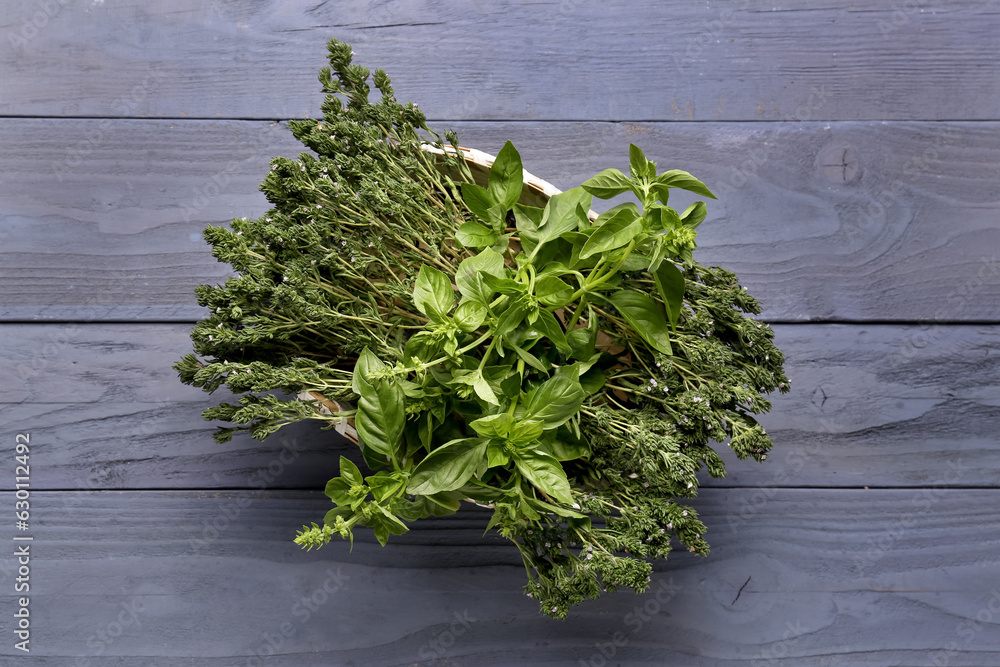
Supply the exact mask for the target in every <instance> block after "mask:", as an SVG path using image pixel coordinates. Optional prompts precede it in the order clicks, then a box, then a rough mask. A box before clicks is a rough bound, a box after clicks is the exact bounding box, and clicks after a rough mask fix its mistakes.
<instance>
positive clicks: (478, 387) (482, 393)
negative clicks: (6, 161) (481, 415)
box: [472, 371, 500, 405]
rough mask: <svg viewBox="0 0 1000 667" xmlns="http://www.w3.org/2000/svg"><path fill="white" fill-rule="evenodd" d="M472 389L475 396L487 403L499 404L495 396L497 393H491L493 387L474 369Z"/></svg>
mask: <svg viewBox="0 0 1000 667" xmlns="http://www.w3.org/2000/svg"><path fill="white" fill-rule="evenodd" d="M472 389H473V390H474V391H475V392H476V396H478V397H479V398H481V399H483V400H484V401H486V402H487V403H492V404H493V405H500V400H499V399H498V398H497V395H496V394H495V393H493V387H491V386H490V383H489V382H488V381H487V380H486V378H484V377H483V374H482V373H480V372H479V371H476V373H475V375H473V382H472Z"/></svg>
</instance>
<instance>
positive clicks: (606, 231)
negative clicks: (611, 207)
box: [580, 209, 642, 259]
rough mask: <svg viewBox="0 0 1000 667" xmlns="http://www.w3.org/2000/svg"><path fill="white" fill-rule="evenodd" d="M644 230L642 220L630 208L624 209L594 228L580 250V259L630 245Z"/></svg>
mask: <svg viewBox="0 0 1000 667" xmlns="http://www.w3.org/2000/svg"><path fill="white" fill-rule="evenodd" d="M641 232H642V220H641V219H640V218H638V217H636V215H635V213H633V212H632V211H631V210H629V209H622V210H621V211H619V212H618V213H617V214H616V215H615V216H614V217H612V218H611V219H610V220H608V221H607V222H605V223H604V224H603V225H601V226H600V227H598V228H597V229H595V230H594V233H593V234H591V235H590V238H589V239H587V242H586V243H584V244H583V249H582V250H580V259H587V258H588V257H590V256H591V255H596V254H597V253H599V252H607V251H609V250H614V249H615V248H621V247H622V246H625V245H628V243H629V241H631V240H632V239H634V238H635V237H636V236H638V235H639V234H640V233H641Z"/></svg>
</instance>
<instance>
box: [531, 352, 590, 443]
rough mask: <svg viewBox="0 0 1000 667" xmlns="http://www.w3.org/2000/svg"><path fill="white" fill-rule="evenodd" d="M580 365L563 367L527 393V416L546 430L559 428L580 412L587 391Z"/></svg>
mask: <svg viewBox="0 0 1000 667" xmlns="http://www.w3.org/2000/svg"><path fill="white" fill-rule="evenodd" d="M579 373H580V368H579V366H577V365H576V364H573V365H572V366H562V367H561V368H559V369H558V370H557V371H556V372H555V373H554V374H553V375H552V377H551V378H549V379H548V380H546V381H545V382H543V383H542V384H540V385H539V386H537V387H535V388H534V389H532V390H531V391H529V392H528V393H527V395H526V396H525V399H524V418H525V419H537V420H540V421H541V422H542V423H543V424H545V430H546V431H548V430H550V429H554V428H558V427H560V426H562V425H563V424H565V423H566V422H567V421H569V419H570V418H571V417H572V416H573V415H575V414H576V413H577V412H579V411H580V406H581V405H583V400H584V398H586V393H585V392H584V391H583V387H582V386H581V385H580V375H579Z"/></svg>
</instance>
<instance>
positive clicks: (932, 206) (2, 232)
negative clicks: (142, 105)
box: [0, 119, 1000, 321]
mask: <svg viewBox="0 0 1000 667" xmlns="http://www.w3.org/2000/svg"><path fill="white" fill-rule="evenodd" d="M445 127H454V128H455V129H456V130H458V131H459V136H460V138H461V140H462V142H463V143H465V144H467V145H470V146H475V147H478V148H481V149H484V150H487V151H492V152H494V153H495V152H496V151H497V150H499V148H500V147H501V146H502V145H503V143H504V141H506V140H507V139H508V138H509V139H512V140H513V141H514V142H515V144H516V145H518V146H519V147H521V150H522V153H523V156H524V160H525V165H526V167H527V168H528V169H529V171H531V172H533V173H536V174H539V175H540V176H543V177H544V178H546V179H547V180H550V181H551V182H552V183H554V184H555V185H556V186H558V187H562V188H567V187H572V186H575V185H578V184H579V183H580V182H582V181H583V180H585V179H586V178H589V177H590V176H592V175H593V174H595V173H597V172H598V171H600V170H601V169H604V168H606V167H608V166H617V167H623V168H627V148H628V144H629V142H635V143H638V144H641V145H642V146H643V147H644V148H645V150H646V152H647V154H648V155H649V156H650V158H651V159H654V160H657V161H658V162H659V164H660V166H661V167H662V168H670V167H681V168H684V169H686V170H688V171H691V172H692V173H694V174H696V175H697V176H699V177H700V178H702V179H703V180H705V181H706V182H707V183H708V184H709V185H710V187H712V188H714V189H715V190H716V192H717V193H718V195H719V197H720V199H719V201H718V202H710V205H709V218H708V220H707V222H706V223H705V224H704V225H702V227H701V228H700V229H699V232H700V235H699V244H700V248H699V251H698V257H699V259H700V261H702V262H703V263H705V264H719V265H721V266H726V267H727V268H730V269H732V270H734V271H736V273H737V275H739V276H740V278H741V280H742V281H743V283H744V284H745V285H746V286H747V288H748V289H749V290H750V291H751V293H753V294H754V295H755V296H757V297H758V298H760V299H761V300H762V301H763V303H764V306H765V312H764V313H763V316H764V317H765V318H766V319H769V320H777V321H829V320H849V321H859V320H862V321H863V320H878V321H886V320H904V321H913V320H927V321H995V320H996V319H997V318H998V317H1000V306H998V303H1000V264H998V261H997V252H998V250H1000V226H998V225H997V220H998V219H1000V215H998V214H1000V179H998V178H996V173H995V169H994V168H993V167H991V166H989V165H995V164H998V163H1000V131H998V130H1000V124H997V123H894V124H892V125H885V124H882V123H837V124H824V123H796V124H792V123H774V124H772V123H766V124H765V123H692V124H672V123H653V124H645V123H642V124H624V123H617V124H616V123H450V124H447V125H445V126H443V127H442V129H444V128H445ZM0 145H2V146H4V150H3V151H2V152H0V172H2V173H4V178H3V179H2V181H0V240H2V245H0V266H2V267H3V268H2V269H0V276H2V280H3V283H4V286H5V289H4V290H3V293H2V294H0V319H5V320H8V321H9V320H22V321H24V320H36V319H40V320H52V319H54V320H67V319H73V320H88V321H90V320H116V319H118V320H126V319H141V320H157V321H163V320H188V321H190V320H194V319H196V318H198V317H200V316H201V315H202V310H201V309H200V308H199V307H198V306H197V304H196V303H195V300H194V294H193V291H192V290H193V288H194V286H195V285H197V284H200V283H206V282H207V283H215V282H218V281H220V280H222V279H223V278H224V276H225V275H226V270H227V268H228V267H227V266H226V265H222V264H219V263H218V262H216V261H215V259H214V258H212V256H211V254H210V249H209V247H208V245H207V244H206V243H205V242H204V241H203V240H202V239H201V235H200V233H201V230H202V229H203V228H204V227H205V225H207V224H223V223H226V222H228V221H230V220H232V219H233V218H234V217H237V216H244V215H245V216H257V215H260V214H262V213H263V212H264V211H266V210H267V202H266V200H265V199H264V197H263V195H262V194H260V193H259V192H258V190H257V188H258V185H259V184H260V181H261V180H262V178H263V175H264V173H265V172H266V170H267V163H268V160H269V159H270V158H271V157H272V156H273V155H288V156H295V155H297V154H298V153H299V152H301V148H302V147H301V145H300V144H298V143H297V142H295V141H294V139H293V138H292V137H291V134H290V133H289V132H288V131H287V129H285V128H284V127H282V126H281V125H280V124H275V123H269V122H259V123H258V122H241V121H177V122H172V121H115V122H113V123H112V122H111V121H107V120H96V119H95V120H38V119H5V120H2V121H0ZM685 194H686V193H680V194H678V195H677V196H676V197H675V199H677V205H678V206H681V207H683V206H686V203H687V202H689V201H690V200H692V198H691V197H685ZM607 206H608V203H607V202H602V201H600V200H598V201H597V202H595V208H596V209H600V210H603V208H605V207H607Z"/></svg>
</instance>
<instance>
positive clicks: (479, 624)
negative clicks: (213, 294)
mask: <svg viewBox="0 0 1000 667" xmlns="http://www.w3.org/2000/svg"><path fill="white" fill-rule="evenodd" d="M2 5H3V21H2V22H0V23H2V25H0V53H2V57H0V174H2V176H0V280H2V282H0V350H2V353H0V416H2V421H3V425H4V426H3V433H2V442H3V448H2V449H0V451H2V452H4V453H5V457H3V461H4V462H3V463H2V464H0V470H2V471H3V474H2V475H0V479H2V480H3V481H2V487H0V488H2V492H0V498H2V502H3V503H4V506H6V507H7V508H8V509H7V510H6V511H7V515H6V517H7V519H6V522H5V523H4V525H6V526H7V530H6V535H7V537H0V540H6V541H7V542H8V546H7V547H6V548H4V549H2V550H0V552H2V553H3V554H4V555H3V557H2V558H0V638H2V641H0V664H2V665H8V664H9V665H22V664H23V665H74V666H81V667H82V666H84V665H96V666H101V667H104V666H111V665H123V666H128V667H133V666H137V667H141V666H146V665H149V666H157V667H158V666H161V665H199V666H200V665H205V666H209V667H214V666H222V665H226V666H229V665H234V666H235V665H239V666H241V667H242V666H244V665H268V666H270V665H274V666H284V665H296V666H303V665H414V664H420V665H522V664H529V665H530V664H546V665H564V666H565V667H570V666H573V667H575V666H578V665H590V666H593V667H599V666H601V665H705V666H713V665H782V666H788V667H791V666H795V667H798V666H818V665H824V666H827V665H886V666H888V665H913V666H925V665H952V666H955V665H962V666H979V667H982V666H990V665H1000V552H998V548H1000V532H998V526H1000V490H998V473H1000V442H998V436H997V429H998V424H1000V351H998V346H1000V326H998V322H1000V262H998V254H1000V215H998V213H1000V132H998V130H1000V73H998V69H997V56H996V54H997V52H998V51H1000V13H998V12H997V5H996V3H995V2H990V1H987V0H978V1H977V0H961V1H957V0H956V1H954V2H944V1H943V0H908V1H907V2H892V1H890V0H874V1H873V2H868V3H855V4H849V3H846V2H818V1H816V0H805V1H795V2H793V1H787V2H777V3H775V2H766V3H765V2H757V1H756V0H745V1H733V2H722V1H710V2H702V3H690V2H675V1H670V2H658V1H655V0H641V1H633V2H625V0H612V1H604V2H591V1H589V0H561V1H560V2H549V3H541V2H528V1H522V2H504V1H498V0H472V1H471V2H437V1H434V0H396V1H390V2H359V1H354V0H350V1H345V2H337V3H332V2H320V3H316V2H299V1H298V0H291V1H289V2H277V1H266V2H257V3H252V2H240V1H238V0H184V1H183V2H167V1H160V0H158V1H149V2H143V3H127V2H123V1H120V0H88V1H87V2H83V1H79V2H77V1H73V0H44V1H43V0H31V1H29V2H13V1H12V0H7V1H6V2H3V3H2ZM330 37H337V38H339V39H342V40H344V41H348V42H351V43H352V44H353V45H354V49H355V51H356V52H357V54H358V56H357V59H358V62H359V63H360V64H365V65H370V66H372V67H384V68H385V69H386V70H387V71H388V72H389V74H390V76H392V77H393V80H394V84H395V86H396V89H397V93H398V97H399V98H400V99H412V100H415V101H417V102H419V103H420V105H421V108H422V109H424V110H425V111H426V113H427V115H428V117H429V118H430V119H431V122H432V124H433V125H434V126H435V127H437V128H439V129H447V128H454V129H455V130H456V131H457V132H458V133H459V136H460V138H461V140H462V143H463V144H465V145H468V146H474V147H476V148H480V149H482V150H485V151H488V152H494V153H495V152H496V151H497V150H498V149H499V148H500V146H502V145H503V142H504V141H506V140H507V139H511V140H513V141H514V143H515V144H516V145H517V146H518V148H519V149H520V151H521V154H522V156H523V158H524V162H525V167H526V168H527V169H528V170H529V171H531V172H533V173H535V174H538V175H540V176H542V177H543V178H546V179H548V180H550V181H552V182H553V183H554V184H556V185H557V186H559V187H563V188H566V187H572V186H574V185H577V184H579V182H580V181H582V180H583V179H585V178H587V177H589V176H591V175H593V174H594V173H596V172H597V171H599V170H600V169H603V168H605V167H608V166H616V167H619V168H623V167H625V166H626V165H627V148H628V143H629V142H635V143H637V144H639V145H641V146H642V147H643V148H644V149H645V150H646V153H647V155H648V156H649V157H650V159H653V160H656V161H658V162H659V164H660V166H661V168H683V169H686V170H688V171H691V172H692V173H694V174H695V175H697V176H699V177H700V178H702V179H703V180H704V181H705V182H706V183H708V184H709V186H710V187H712V188H713V189H714V190H715V191H716V192H717V193H718V194H719V195H720V199H719V201H718V202H713V203H712V204H711V205H710V208H709V218H708V220H707V221H706V223H705V224H704V225H703V226H702V228H701V230H700V231H701V234H700V237H699V242H700V246H701V247H700V250H699V254H698V255H697V256H698V258H699V259H700V261H702V262H703V263H705V264H713V263H715V264H721V265H724V266H726V267H728V268H731V269H733V270H735V271H736V272H737V273H738V274H739V275H740V277H741V278H742V280H743V282H744V284H745V285H746V286H747V287H748V289H749V290H750V291H751V292H752V293H753V294H755V295H756V296H758V297H759V298H760V299H762V300H763V302H764V304H765V307H766V310H765V313H764V315H763V317H764V319H766V320H767V321H769V322H771V323H772V324H773V326H774V328H775V330H776V332H777V338H778V343H779V345H780V346H781V347H782V349H783V350H785V352H786V355H787V357H788V373H789V376H790V378H791V380H792V387H793V391H792V393H790V394H788V395H786V396H782V397H779V398H777V399H776V400H775V403H774V411H773V413H771V414H770V415H768V416H767V417H766V418H765V419H764V423H765V426H766V427H767V428H768V430H769V431H770V432H771V433H772V434H773V436H774V440H775V442H776V448H775V450H774V455H772V456H771V457H770V458H769V460H768V461H767V462H766V464H764V465H757V464H752V463H749V462H739V461H733V460H727V463H728V464H729V470H730V473H729V476H728V477H727V478H726V479H724V480H706V482H705V488H704V490H703V491H702V493H701V494H700V496H699V497H698V498H697V499H696V500H695V504H696V506H697V508H698V510H699V512H701V514H702V516H703V518H704V520H705V522H706V523H707V524H708V526H709V529H710V532H709V534H708V538H709V541H710V543H711V544H712V554H711V555H710V556H709V557H708V558H705V559H701V558H697V557H695V556H692V555H691V554H688V553H677V554H676V555H673V556H671V558H670V560H669V562H667V563H660V564H658V565H657V567H656V573H655V575H654V577H653V584H652V587H651V589H650V591H649V592H648V593H646V594H644V595H642V596H635V595H632V594H631V593H628V592H625V593H620V594H617V595H614V596H608V597H606V598H605V599H602V600H600V601H597V602H592V603H588V604H585V605H582V606H581V607H579V608H577V609H575V610H574V611H573V612H572V614H571V616H570V618H569V619H568V620H566V621H562V622H559V621H553V620H550V619H547V618H545V617H542V616H540V615H539V614H538V612H537V609H536V606H535V604H534V603H533V602H532V601H531V600H529V599H527V598H525V597H524V595H523V594H522V593H521V591H520V589H521V586H522V583H523V581H522V579H523V572H522V570H521V567H520V563H519V558H518V556H517V553H516V551H515V550H513V549H512V548H508V546H507V545H506V544H505V543H504V541H503V540H502V539H500V538H498V537H496V536H489V535H488V536H485V537H483V536H482V533H483V528H484V527H485V523H486V521H487V516H486V515H484V514H483V513H481V512H477V511H474V510H465V511H462V512H460V513H458V514H457V515H455V516H451V517H447V518H443V519H438V520H433V521H424V522H421V523H419V524H417V525H416V526H415V528H414V530H412V531H411V532H410V533H408V534H406V535H404V536H401V537H400V538H398V539H394V540H393V541H392V542H391V543H390V545H389V546H388V547H387V548H384V549H383V548H379V547H378V544H377V543H376V542H375V540H374V539H373V538H372V537H371V536H370V535H363V534H362V535H359V537H358V539H357V541H356V543H355V546H354V549H353V551H351V550H350V549H349V548H348V546H347V545H344V544H339V543H332V544H331V545H330V546H328V547H325V548H324V549H323V550H322V551H320V552H312V553H306V552H302V551H300V550H299V548H298V547H297V546H295V545H294V544H292V542H291V537H292V536H293V535H294V530H295V528H296V526H298V525H301V524H302V523H304V522H308V521H312V520H314V519H315V518H317V517H318V516H321V515H322V512H323V511H324V510H325V508H326V507H327V506H328V500H327V499H326V498H325V497H324V496H323V494H322V492H321V489H322V486H323V484H324V483H325V481H326V479H327V478H329V477H330V476H332V474H333V472H334V471H335V469H336V461H337V458H338V457H339V455H340V454H341V453H342V452H346V451H348V449H349V447H350V445H349V444H348V443H346V442H344V441H341V440H337V439H335V438H334V437H331V436H329V435H327V434H326V433H324V432H320V431H319V430H318V429H316V428H313V427H311V426H309V425H296V426H295V427H290V428H288V429H287V430H285V431H282V432H280V433H279V434H278V435H276V436H275V437H273V438H271V439H270V440H268V441H266V442H264V443H258V442H256V441H251V440H249V439H240V438H238V439H236V440H235V441H234V442H232V443H229V444H226V445H217V444H215V443H214V442H213V441H212V439H211V432H212V429H213V427H212V426H211V425H209V424H207V423H205V422H203V421H202V420H201V419H200V417H199V412H200V411H201V410H202V409H203V408H204V407H206V406H208V405H210V404H212V402H213V400H212V399H210V397H208V396H206V395H203V394H202V393H201V392H200V391H198V390H196V389H194V388H191V387H187V386H183V385H181V384H180V383H179V382H178V381H177V378H176V376H175V374H174V372H173V371H172V370H171V369H170V365H171V364H172V363H173V362H174V361H175V360H176V359H177V358H179V357H180V356H181V355H182V354H184V353H186V352H187V351H189V349H190V344H189V340H188V338H187V335H188V332H189V331H190V328H191V325H192V323H193V322H194V321H195V320H196V319H198V318H199V317H200V316H201V315H202V311H201V309H200V308H199V307H198V306H197V304H196V303H195V299H194V296H193V292H192V290H193V288H194V286H195V285H197V284H200V283H206V282H209V283H212V282H217V281H219V280H221V279H222V278H223V277H224V276H225V275H226V268H227V267H226V266H225V265H221V264H218V263H216V262H215V261H214V260H213V259H212V257H211V255H210V253H209V247H208V246H207V245H206V244H205V243H204V242H203V241H202V240H201V238H200V231H201V229H202V228H204V226H205V225H206V224H210V223H212V224H219V223H225V222H227V221H229V220H231V219H232V218H234V217H236V216H258V215H260V214H261V213H263V212H264V211H265V210H266V208H267V205H266V202H265V200H264V198H263V196H262V195H261V194H260V193H259V192H258V191H257V185H258V184H259V182H260V180H261V179H262V177H263V174H264V173H265V171H266V169H267V163H268V160H269V158H270V157H272V156H273V155H289V156H294V155H296V154H297V153H298V152H299V150H300V147H299V146H298V145H297V144H296V143H295V142H294V140H293V139H292V138H291V136H290V134H289V133H288V131H287V129H286V127H285V126H284V125H283V123H282V121H285V120H287V119H290V118H302V117H307V116H314V115H316V114H318V109H319V104H320V101H321V95H320V93H319V92H318V84H317V83H316V80H315V75H316V71H317V69H318V68H319V67H320V66H322V65H323V64H324V55H325V50H324V44H325V42H326V40H327V39H329V38H330ZM18 434H29V435H30V466H31V467H30V520H29V527H28V530H26V531H20V530H18V529H17V528H16V526H15V502H16V501H17V499H18V498H17V496H16V486H15V483H16V480H15V476H16V469H15V466H16V465H17V462H16V460H15V454H16V452H15V445H16V437H17V435H18ZM22 495H24V494H22ZM15 536H17V537H28V536H30V537H32V538H33V540H32V541H30V542H28V541H14V540H13V538H14V537H15ZM26 545H28V546H30V563H29V564H28V565H27V566H26V567H27V568H28V569H29V571H30V572H29V574H27V575H25V574H24V573H23V572H22V573H19V571H18V568H19V567H21V564H20V563H19V562H18V556H16V555H15V551H16V550H23V549H24V547H25V546H26ZM19 579H20V580H26V581H21V582H19V581H18V580H19ZM24 583H27V584H28V585H30V592H28V593H24V592H17V590H16V587H17V586H19V585H21V584H24ZM25 595H27V596H29V597H30V604H29V607H28V609H29V610H30V628H29V631H30V644H28V645H27V646H28V647H29V648H30V653H25V652H23V651H21V650H19V649H17V648H16V647H15V644H16V643H17V642H18V641H20V640H19V639H18V637H17V635H16V630H17V629H18V624H19V622H20V621H21V619H19V618H17V617H16V616H15V614H16V613H18V610H19V609H20V608H21V605H20V603H19V600H18V598H20V597H24V596H25Z"/></svg>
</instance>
